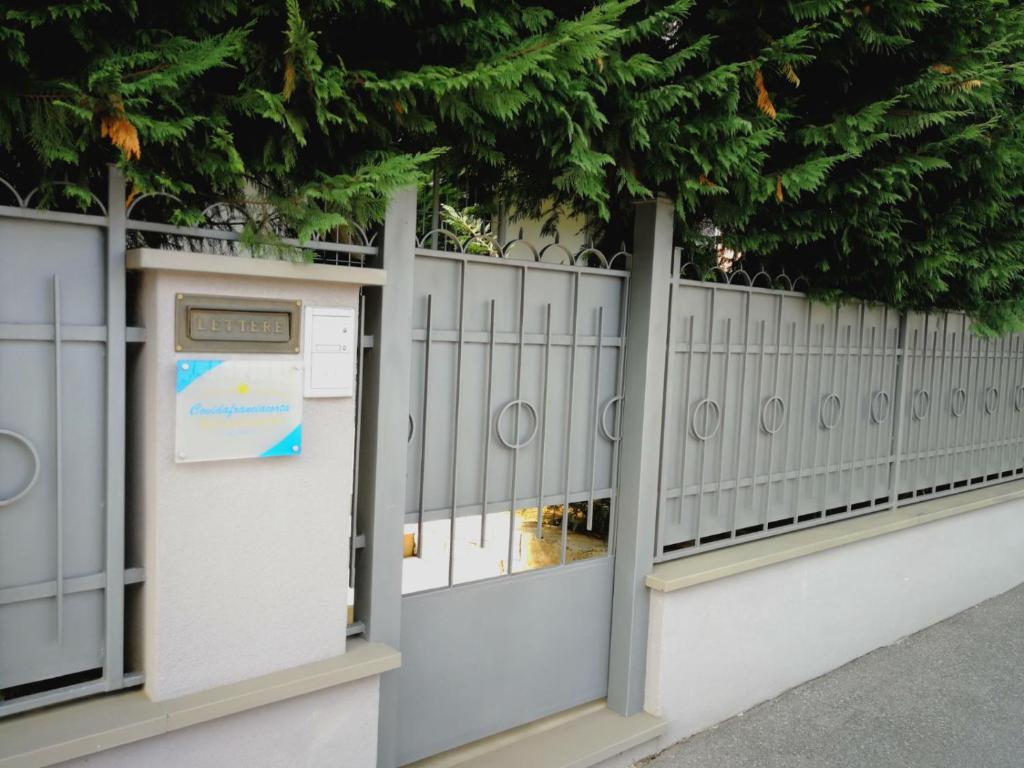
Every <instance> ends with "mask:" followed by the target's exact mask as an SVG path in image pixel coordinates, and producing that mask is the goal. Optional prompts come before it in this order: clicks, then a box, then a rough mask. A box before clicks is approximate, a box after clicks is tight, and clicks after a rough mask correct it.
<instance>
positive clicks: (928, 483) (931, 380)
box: [918, 320, 945, 489]
mask: <svg viewBox="0 0 1024 768" xmlns="http://www.w3.org/2000/svg"><path fill="white" fill-rule="evenodd" d="M938 325H939V323H938V320H936V321H935V326H936V327H935V328H934V329H932V361H931V372H930V373H929V375H928V413H927V414H926V418H927V419H928V423H927V424H925V423H924V419H921V427H920V430H919V434H920V432H925V433H927V434H926V436H925V438H924V440H923V441H920V440H919V441H918V442H919V443H923V444H922V445H921V448H922V449H923V453H922V458H921V460H920V464H921V469H922V474H923V475H924V485H923V486H922V489H925V488H932V489H934V487H935V483H934V481H933V480H932V479H931V478H929V476H928V467H929V466H930V464H931V462H930V461H929V457H928V453H930V452H931V451H932V438H933V436H934V429H933V427H934V425H935V419H934V415H935V408H934V407H933V406H934V405H935V404H934V403H933V402H932V399H933V397H934V395H933V393H934V392H936V387H935V375H936V374H935V367H936V364H937V362H938V349H939V329H938ZM943 344H945V338H943ZM922 370H923V368H922ZM921 383H922V384H924V380H923V378H922V381H921Z"/></svg>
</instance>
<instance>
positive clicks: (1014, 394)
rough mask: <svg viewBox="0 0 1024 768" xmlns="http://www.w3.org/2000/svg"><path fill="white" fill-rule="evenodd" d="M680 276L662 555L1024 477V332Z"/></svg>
mask: <svg viewBox="0 0 1024 768" xmlns="http://www.w3.org/2000/svg"><path fill="white" fill-rule="evenodd" d="M677 258H678V256H677ZM677 263H678V261H677ZM676 274H677V276H676V277H674V278H673V279H672V281H671V286H670V288H669V290H670V292H671V305H670V321H669V331H668V352H667V355H666V371H667V374H666V381H665V390H664V392H665V395H664V408H663V410H664V417H663V419H664V420H663V425H662V435H661V445H662V467H661V479H660V488H659V508H658V535H657V536H658V538H657V547H656V557H657V558H659V559H668V558H673V557H681V556H685V555H687V554H691V553H694V552H698V551H705V550H707V549H712V548H717V547H722V546H729V545H731V544H735V543H738V542H741V541H747V540H751V539H756V538H760V537H764V536H770V535H773V534H777V533H784V532H786V531H789V530H793V529H795V528H800V527H806V526H812V525H820V524H822V523H826V522H831V521H833V520H836V519H841V518H843V517H847V516H851V515H856V514H864V513H866V512H871V511H875V510H879V509H888V508H891V507H893V506H896V505H897V504H899V503H900V502H905V501H908V500H916V499H921V498H924V497H930V496H934V495H936V494H942V493H954V492H957V491H959V490H961V489H964V488H967V487H973V486H975V485H978V484H982V483H991V482H998V481H1001V480H1005V479H1009V478H1012V477H1015V476H1017V475H1019V474H1021V473H1022V469H1021V464H1022V457H1021V451H1020V445H1021V438H1022V437H1024V435H1022V429H1024V414H1022V409H1024V385H1022V384H1021V381H1022V379H1024V360H1022V354H1024V349H1022V346H1024V340H1022V338H1021V337H1020V335H1007V336H1003V337H1000V338H985V337H981V336H978V335H977V334H975V333H973V332H971V330H970V325H971V324H970V322H969V320H968V319H967V318H965V317H964V316H963V315H960V314H943V313H936V314H931V315H925V314H916V313H911V314H909V315H903V314H901V313H898V312H895V311H893V310H891V309H887V308H885V307H881V306H876V305H870V304H864V303H848V304H844V305H841V306H828V305H825V304H821V303H815V302H812V301H811V300H810V299H808V298H807V297H806V296H805V295H804V294H802V293H798V292H794V291H792V290H781V289H778V288H775V287H771V284H772V282H774V281H772V280H771V279H769V278H768V276H767V275H763V274H761V275H755V276H749V275H747V274H746V273H744V272H737V273H735V274H734V275H733V281H732V282H729V281H722V282H702V281H697V280H690V279H685V278H683V277H680V276H678V275H679V274H680V272H679V268H678V267H677V268H676Z"/></svg>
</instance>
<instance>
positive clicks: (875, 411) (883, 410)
mask: <svg viewBox="0 0 1024 768" xmlns="http://www.w3.org/2000/svg"><path fill="white" fill-rule="evenodd" d="M889 405H890V397H889V393H888V392H886V391H885V390H884V389H880V390H878V391H877V392H875V394H874V395H872V396H871V405H870V406H869V407H868V415H870V417H871V421H872V423H874V424H881V423H883V422H884V421H885V420H886V419H888V418H889Z"/></svg>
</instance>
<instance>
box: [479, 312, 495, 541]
mask: <svg viewBox="0 0 1024 768" xmlns="http://www.w3.org/2000/svg"><path fill="white" fill-rule="evenodd" d="M494 305H495V302H494V299H491V311H490V325H489V327H488V329H487V398H486V405H485V406H484V420H483V428H484V462H483V500H482V501H481V502H480V547H481V548H483V547H485V546H486V545H487V480H488V470H489V468H490V460H491V409H492V408H493V407H494V406H493V400H494Z"/></svg>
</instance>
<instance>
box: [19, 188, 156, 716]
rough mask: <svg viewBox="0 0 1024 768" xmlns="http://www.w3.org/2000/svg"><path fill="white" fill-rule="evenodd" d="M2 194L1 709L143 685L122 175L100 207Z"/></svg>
mask: <svg viewBox="0 0 1024 768" xmlns="http://www.w3.org/2000/svg"><path fill="white" fill-rule="evenodd" d="M5 186H6V185H5ZM4 191H5V193H8V192H9V193H10V198H11V200H10V202H11V203H12V204H11V205H6V206H0V714H8V713H11V712H16V711H20V710H23V709H28V708H30V707H36V706H41V705H43V704H47V703H52V702H55V701H60V700H62V699H67V698H72V697H74V696H82V695H87V694H89V693H95V692H99V691H104V690H113V689H115V688H119V687H121V686H122V685H125V684H130V683H133V682H138V681H139V678H138V677H137V676H132V675H125V673H124V653H123V638H124V624H123V603H124V587H125V583H126V574H125V570H124V439H125V438H124V425H125V422H124V418H125V408H124V398H125V354H126V347H125V344H126V341H127V331H126V327H125V272H124V227H123V222H124V215H123V211H124V186H123V181H121V179H120V177H119V175H118V174H116V173H115V174H113V175H112V178H111V187H110V199H111V200H114V201H116V202H114V203H113V204H112V205H111V204H109V202H108V205H109V208H110V210H109V212H108V211H107V210H105V209H104V206H103V204H102V203H101V202H99V201H97V203H96V205H97V207H98V208H99V209H100V210H101V214H100V215H81V214H70V213H59V212H54V211H39V210H34V209H33V208H31V207H30V205H31V202H32V199H33V195H31V194H30V195H27V196H26V197H20V196H19V195H18V194H17V193H16V192H15V191H14V190H13V189H12V188H10V187H7V188H6V189H5V190H4ZM134 577H135V575H133V574H131V573H129V574H127V580H128V581H131V580H133V578H134Z"/></svg>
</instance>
